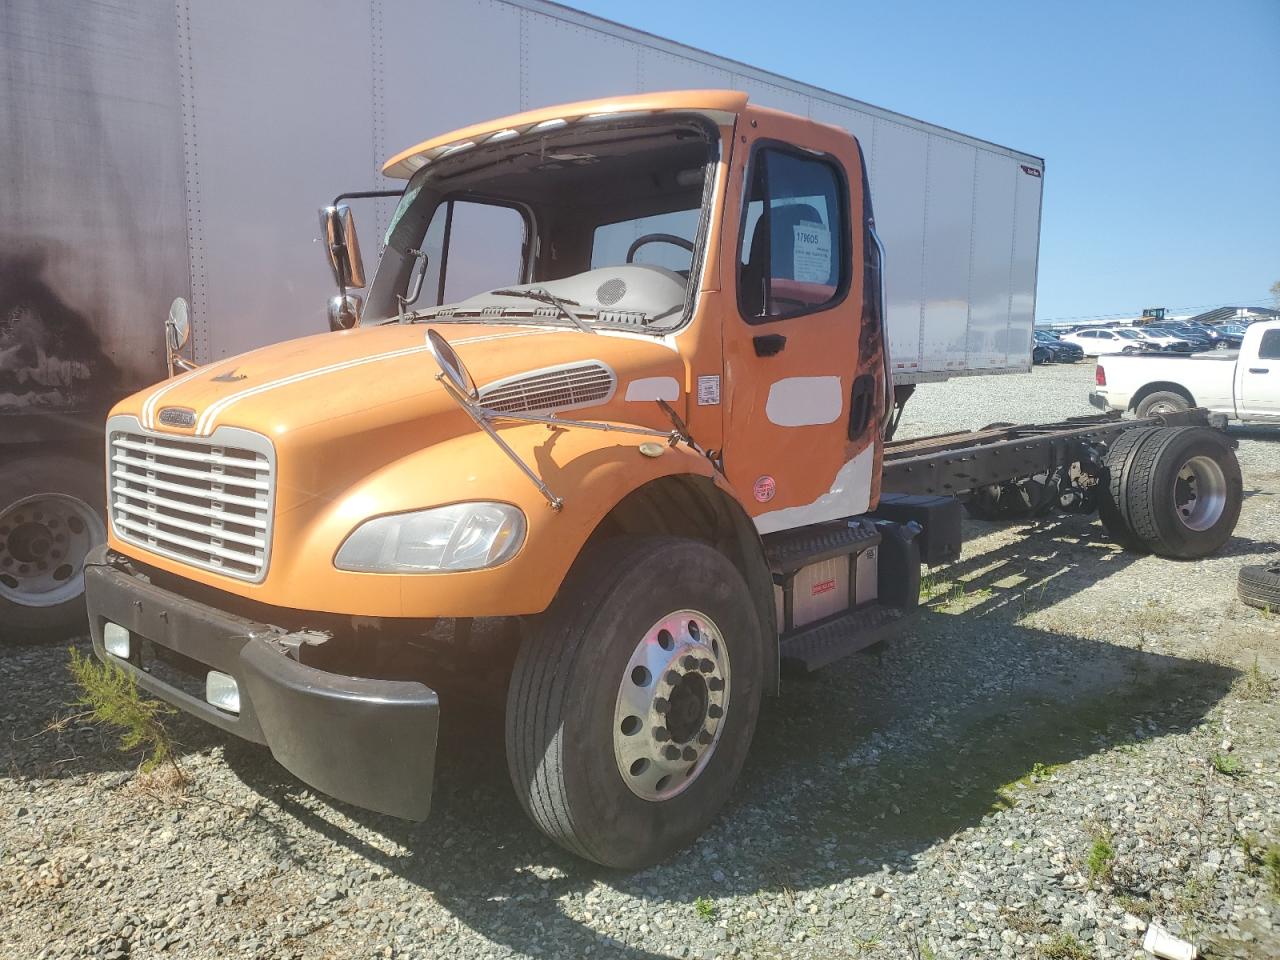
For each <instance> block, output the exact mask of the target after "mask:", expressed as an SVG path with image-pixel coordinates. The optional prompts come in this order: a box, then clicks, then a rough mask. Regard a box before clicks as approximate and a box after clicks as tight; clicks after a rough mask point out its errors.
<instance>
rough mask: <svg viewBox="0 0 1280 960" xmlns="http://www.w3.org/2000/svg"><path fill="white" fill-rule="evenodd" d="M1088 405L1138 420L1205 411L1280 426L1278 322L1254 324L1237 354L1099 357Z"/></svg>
mask: <svg viewBox="0 0 1280 960" xmlns="http://www.w3.org/2000/svg"><path fill="white" fill-rule="evenodd" d="M1094 380H1095V383H1096V387H1095V389H1094V391H1093V393H1091V394H1090V395H1089V402H1090V403H1092V404H1093V405H1094V406H1095V407H1097V408H1099V409H1100V410H1132V411H1133V412H1134V413H1136V414H1137V415H1138V416H1139V417H1150V416H1153V415H1155V414H1158V413H1171V412H1174V411H1177V410H1187V409H1190V408H1191V407H1204V408H1205V409H1207V410H1208V411H1209V412H1210V414H1211V415H1218V416H1220V417H1224V418H1225V419H1228V420H1240V421H1243V422H1245V423H1266V422H1271V423H1275V424H1278V425H1280V320H1269V321H1267V322H1265V323H1254V324H1251V325H1250V327H1249V329H1248V330H1247V331H1245V335H1244V342H1243V343H1241V344H1240V349H1239V350H1228V351H1223V350H1216V351H1214V352H1212V353H1197V354H1191V355H1186V354H1181V355H1179V354H1173V353H1159V354H1135V355H1133V356H1119V355H1114V356H1107V357H1100V358H1099V359H1098V368H1097V372H1096V373H1095V374H1094Z"/></svg>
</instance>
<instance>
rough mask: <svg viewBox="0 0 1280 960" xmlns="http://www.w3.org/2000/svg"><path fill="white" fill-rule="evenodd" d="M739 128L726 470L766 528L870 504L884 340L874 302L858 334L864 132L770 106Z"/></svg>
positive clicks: (728, 219) (730, 212)
mask: <svg viewBox="0 0 1280 960" xmlns="http://www.w3.org/2000/svg"><path fill="white" fill-rule="evenodd" d="M744 130H745V131H747V133H746V136H741V134H742V132H743V131H744ZM738 132H739V135H740V140H739V143H737V144H736V145H735V150H734V170H733V171H732V178H731V182H730V188H729V190H728V192H727V196H728V197H730V198H732V199H730V200H729V201H728V203H729V205H730V209H726V211H725V218H724V222H725V226H726V233H725V235H724V238H723V242H722V244H721V250H722V257H723V260H722V269H721V276H722V277H723V279H724V286H725V305H726V306H725V317H724V385H723V390H724V398H723V403H724V407H725V413H724V425H725V431H724V443H723V447H724V468H725V474H726V476H727V477H728V479H729V481H730V483H731V484H733V486H734V488H735V489H736V490H737V491H738V493H739V496H740V497H741V498H742V500H743V502H744V503H746V504H747V505H748V509H749V511H750V512H751V514H752V516H753V518H754V519H755V522H756V526H757V529H758V530H760V532H761V533H770V532H773V531H775V530H785V529H790V528H793V527H799V526H805V525H808V524H812V523H819V522H822V521H825V520H833V519H838V518H840V517H846V516H851V515H854V514H858V513H862V512H864V511H866V510H867V509H868V507H869V506H870V505H871V504H873V503H874V501H875V499H876V497H877V496H878V492H879V474H880V450H881V444H880V442H879V437H880V434H879V417H880V413H881V412H882V410H883V394H884V391H883V369H882V366H881V364H882V359H881V352H880V351H881V339H882V338H881V335H880V324H879V319H878V311H876V316H875V318H874V322H873V323H870V324H866V327H867V333H868V336H865V337H862V336H860V333H861V332H862V331H863V329H864V317H863V288H864V286H865V283H866V280H865V278H864V273H866V272H867V271H866V270H865V266H866V265H865V264H864V256H865V253H866V250H867V248H868V240H867V236H866V223H865V214H866V212H867V211H865V210H864V205H863V190H864V186H863V184H864V180H863V176H862V161H861V154H860V151H859V148H858V145H857V143H856V142H855V141H854V140H853V138H852V137H850V136H849V135H848V134H846V133H844V132H843V131H839V130H836V129H835V128H831V127H825V126H819V125H817V124H812V123H808V122H806V121H803V120H799V119H797V118H789V117H783V116H780V115H776V114H772V113H770V112H768V111H760V112H758V113H757V112H754V111H751V112H748V113H747V114H746V115H744V117H743V119H742V120H741V121H740V122H739V125H738ZM733 208H736V211H735V210H734V209H733ZM735 212H736V221H737V222H736V237H735V233H734V220H735V217H734V213H735ZM876 263H877V264H878V261H876ZM731 283H732V289H730V286H731ZM877 284H878V281H877ZM876 302H878V297H877V298H876ZM699 399H700V400H705V399H706V398H705V397H701V398H699Z"/></svg>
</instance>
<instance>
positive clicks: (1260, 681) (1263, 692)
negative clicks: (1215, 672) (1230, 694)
mask: <svg viewBox="0 0 1280 960" xmlns="http://www.w3.org/2000/svg"><path fill="white" fill-rule="evenodd" d="M1273 689H1274V688H1273V686H1272V681H1271V678H1270V677H1268V676H1267V675H1266V674H1264V673H1263V672H1262V668H1261V667H1260V666H1259V665H1258V658H1257V657H1254V658H1253V666H1251V667H1250V668H1249V669H1248V670H1246V671H1245V673H1244V676H1242V677H1241V678H1240V679H1239V680H1237V681H1236V683H1235V692H1236V694H1237V696H1239V697H1240V698H1241V699H1244V700H1270V699H1271V694H1272V692H1273Z"/></svg>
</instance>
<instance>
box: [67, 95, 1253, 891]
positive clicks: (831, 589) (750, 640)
mask: <svg viewBox="0 0 1280 960" xmlns="http://www.w3.org/2000/svg"><path fill="white" fill-rule="evenodd" d="M385 170H386V174H387V175H388V176H389V177H398V178H403V179H405V180H407V184H406V186H405V187H404V189H403V191H402V193H401V195H400V197H399V201H398V203H397V205H396V208H395V212H394V214H393V216H392V217H391V219H390V223H389V226H388V229H387V231H386V234H385V248H384V250H383V253H382V256H381V258H380V260H379V262H378V265H377V269H376V272H374V274H373V276H372V279H371V281H370V282H369V283H368V284H367V291H366V292H358V291H360V290H361V288H362V287H364V286H365V277H364V269H363V264H362V263H361V261H360V257H359V244H358V242H357V240H356V233H355V225H354V221H353V217H352V215H351V211H350V209H349V208H347V207H346V206H345V205H335V206H331V207H329V208H326V209H325V210H324V211H323V214H322V223H323V226H324V232H325V236H326V238H327V241H328V244H327V245H328V250H329V255H330V260H331V266H332V267H333V270H334V275H335V277H336V279H337V280H338V283H339V287H340V289H339V291H338V294H337V296H336V297H334V299H333V301H332V302H331V305H330V319H331V322H332V324H333V325H334V326H335V327H336V328H339V329H338V330H337V331H336V332H333V333H327V334H321V335H316V336H312V337H308V338H303V339H298V340H291V341H288V342H285V343H282V344H279V345H276V346H271V347H266V348H264V349H260V350H257V351H254V352H251V353H246V354H243V355H241V356H237V357H232V358H230V359H227V360H223V361H219V362H215V363H211V364H207V365H203V366H198V367H195V368H194V369H191V370H188V371H187V372H184V373H181V374H179V375H178V376H175V377H173V378H171V379H169V380H167V381H165V382H164V383H162V384H160V385H159V386H156V387H154V388H152V389H149V390H144V391H142V392H140V393H137V394H135V395H134V396H132V397H130V398H128V399H126V400H124V401H122V402H121V403H119V404H118V405H116V406H115V408H114V409H113V410H112V411H111V414H110V417H109V418H108V420H107V423H106V463H107V473H108V477H109V486H108V492H109V510H108V515H109V540H108V544H107V546H106V547H104V548H100V549H99V550H98V551H96V552H95V553H94V554H93V555H92V556H91V557H90V559H89V561H88V567H87V571H86V590H87V599H88V608H89V617H90V627H91V630H92V635H93V641H94V645H95V648H96V649H97V651H98V654H99V655H100V656H101V657H103V658H104V659H106V660H107V661H108V662H111V663H116V664H119V665H120V666H121V667H123V668H124V669H126V670H128V671H130V672H131V673H132V674H134V675H135V676H136V677H137V678H138V681H139V683H140V684H141V685H142V686H144V687H145V688H147V689H148V690H150V691H152V692H154V693H155V694H157V695H159V696H161V697H163V698H164V699H166V700H168V701H170V702H171V703H174V704H177V705H179V706H180V707H182V708H183V709H185V710H188V711H190V712H191V713H193V714H195V715H197V716H200V717H203V718H204V719H205V720H207V721H208V722H210V723H212V724H215V725H217V726H219V727H221V728H223V729H225V730H228V731H231V732H233V733H236V734H238V735H240V736H242V737H245V738H248V739H250V740H255V741H258V742H260V743H264V744H265V745H266V746H267V747H269V748H270V750H271V751H272V753H273V754H274V755H275V756H276V758H277V759H278V760H279V761H280V762H281V763H282V764H283V765H284V766H286V767H287V768H288V769H290V770H291V771H293V772H294V773H295V774H296V775H297V776H299V777H300V778H301V779H302V780H304V781H306V782H308V783H310V784H312V785H313V786H315V787H317V788H318V789H320V790H322V791H325V792H327V793H329V794H331V795H333V796H335V797H338V798H341V799H343V800H346V801H349V802H351V803H354V804H358V805H360V806H364V807H367V808H370V809H373V810H378V811H382V812H385V813H389V814H394V815H397V816H401V817H408V818H421V817H424V816H426V815H427V813H428V808H429V803H430V796H431V785H432V778H433V774H434V760H435V743H436V732H437V727H438V722H439V718H440V717H439V715H440V711H441V709H442V708H441V705H440V701H439V698H438V697H437V695H436V693H435V692H434V691H435V690H436V689H437V688H440V689H444V687H442V686H441V685H442V684H450V683H454V682H460V681H461V682H465V681H466V680H468V679H471V680H476V679H480V678H481V677H482V676H484V675H487V674H493V675H494V680H493V682H494V683H496V684H498V685H499V686H500V687H501V686H502V685H505V690H506V750H507V760H508V764H509V768H510V771H511V777H512V782H513V784H514V786H515V790H516V792H517V794H518V795H519V797H520V800H521V802H522V803H523V805H524V807H525V809H526V811H527V812H528V814H529V815H530V817H531V818H532V819H533V821H534V822H535V823H536V824H537V825H538V826H539V827H540V828H541V829H542V830H544V831H545V832H546V833H547V834H548V835H549V836H550V837H552V838H553V839H554V840H556V841H557V842H558V843H560V844H562V845H564V846H565V847H566V848H568V849H569V850H572V851H574V852H575V853H577V854H580V855H581V856H583V857H587V858H590V859H593V860H596V861H599V862H601V863H604V864H609V865H615V866H624V867H634V866H639V865H642V864H648V863H652V862H655V861H658V860H661V859H662V858H664V857H666V856H668V855H670V854H671V853H672V852H674V851H676V850H678V849H680V848H681V847H682V846H684V845H685V844H687V843H689V842H690V841H691V840H692V839H693V838H694V837H695V836H697V835H698V833H699V832H700V831H701V830H703V829H704V828H705V827H706V825H707V824H708V822H709V821H710V820H711V819H712V818H713V817H714V816H715V814H716V812H717V810H718V809H719V808H720V807H721V805H722V804H723V803H724V801H725V799H726V797H727V795H728V793H729V791H730V789H731V788H732V786H733V783H734V781H735V779H736V777H737V776H738V774H739V771H740V770H741V769H742V765H743V761H744V759H745V757H746V755H747V750H748V747H749V745H750V743H751V738H752V731H753V729H754V727H755V724H756V721H757V717H758V715H759V710H760V703H761V698H762V696H764V695H766V694H772V693H775V692H776V691H777V689H778V685H779V679H778V678H779V674H780V671H781V668H782V666H783V665H790V666H793V667H794V668H795V669H800V670H806V669H816V668H818V667H820V666H822V665H824V664H827V663H829V662H831V661H832V660H835V659H837V658H839V657H841V656H844V655H846V654H849V653H853V652H855V651H857V650H860V649H863V648H865V647H866V646H868V645H869V644H872V643H875V642H876V641H878V640H880V639H882V638H884V637H885V636H886V634H887V632H889V631H891V630H892V629H893V627H894V625H895V624H896V623H897V622H899V621H900V620H901V619H902V618H903V617H904V616H906V615H908V613H909V611H910V610H911V608H912V607H913V606H915V604H916V602H917V598H918V594H919V571H920V566H921V563H922V561H923V562H930V563H936V562H939V561H940V560H943V559H947V558H950V557H954V556H955V555H956V553H957V551H958V549H959V543H958V541H959V534H958V529H959V520H958V510H959V504H958V501H957V499H956V495H957V494H964V495H965V496H966V497H968V498H969V500H970V503H971V506H972V508H973V509H976V510H978V511H980V512H983V513H985V514H988V515H997V516H1015V515H1024V514H1026V513H1030V512H1043V511H1045V510H1049V509H1057V510H1075V511H1084V512H1089V511H1093V510H1095V509H1098V510H1101V511H1102V513H1103V518H1104V520H1105V522H1106V523H1107V525H1108V528H1109V529H1110V530H1112V532H1113V533H1115V535H1116V536H1117V537H1118V538H1120V539H1121V540H1122V541H1123V542H1124V543H1125V544H1126V545H1129V546H1131V547H1133V548H1134V549H1141V550H1148V551H1154V552H1156V553H1160V554H1164V555H1167V556H1172V557H1198V556H1204V555H1205V554H1207V553H1210V552H1212V551H1214V550H1216V549H1217V548H1218V547H1219V546H1221V545H1222V544H1223V543H1224V542H1225V540H1226V539H1227V537H1228V536H1229V535H1230V533H1231V531H1232V529H1233V527H1234V525H1235V520H1236V517H1237V515H1238V512H1239V508H1240V498H1241V478H1240V471H1239V468H1238V466H1237V464H1236V460H1235V456H1234V453H1233V450H1232V447H1231V445H1230V443H1229V442H1228V441H1226V440H1224V439H1223V438H1222V436H1221V435H1220V434H1219V433H1218V432H1217V431H1214V430H1212V429H1210V428H1208V427H1206V426H1204V425H1203V423H1204V418H1203V412H1202V411H1199V412H1197V411H1186V412H1183V413H1181V414H1177V415H1169V416H1165V417H1161V418H1153V419H1151V420H1145V421H1125V422H1121V421H1120V420H1119V419H1118V418H1107V417H1099V418H1085V419H1083V420H1075V421H1066V422H1064V423H1061V424H1052V425H1041V426H1036V427H993V428H988V429H985V430H981V431H977V432H972V433H963V434H952V435H946V436H941V437H933V438H927V439H924V440H913V441H902V442H897V443H894V442H890V441H888V440H887V439H886V438H887V436H888V434H889V432H890V427H891V422H892V417H893V412H894V408H895V403H894V390H893V378H892V373H891V371H892V367H893V361H892V359H891V357H890V356H889V354H888V352H887V350H886V337H885V317H884V296H883V291H882V277H883V275H884V272H885V262H884V259H883V251H882V249H881V246H880V244H879V242H878V239H877V235H876V229H875V223H876V221H875V217H874V213H873V205H872V202H871V196H870V193H869V190H868V186H867V182H868V181H867V168H866V159H865V152H864V150H863V149H862V147H861V146H860V144H859V142H858V140H857V139H855V137H853V136H852V135H850V134H849V133H848V132H847V131H845V130H843V129H841V128H838V127H835V126H829V125H826V124H823V123H818V122H815V121H813V120H811V119H809V118H806V117H799V116H794V115H790V114H786V113H782V112H779V111H776V110H772V109H766V108H762V107H757V106H755V105H753V104H751V103H750V102H749V101H748V98H747V96H746V95H745V94H743V93H740V92H734V91H715V90H709V91H708V90H704V91H691V92H682V93H666V94H647V95H639V96H630V97H622V98H616V99H610V100H600V101H591V102H582V103H576V104H570V105H567V106H558V107H552V108H546V109H541V110H535V111H531V112H526V113H522V114H519V115H515V116H508V117H505V118H502V119H498V120H493V121H489V122H485V123H480V124H477V125H474V126H469V127H466V128H464V129H461V130H458V131H455V132H453V133H449V134H446V135H444V136H441V137H437V138H435V139H432V140H428V141H426V142H424V143H421V144H419V145H418V146H416V147H413V148H411V149H409V150H406V151H405V152H403V153H401V154H399V155H397V156H395V157H394V158H392V159H391V160H390V161H389V162H388V163H387V165H386V168H385ZM463 225H466V228H467V229H468V230H471V231H472V234H471V235H470V236H469V237H467V241H468V242H470V243H477V242H480V243H485V242H488V243H489V244H490V247H491V249H492V250H494V251H495V255H494V256H493V257H492V258H490V259H487V260H482V261H480V262H478V263H477V262H474V261H472V262H469V263H468V265H467V268H466V271H465V273H462V274H461V275H460V274H459V273H455V265H454V263H453V260H452V256H451V252H452V249H453V244H454V243H457V242H460V238H462V237H463V236H464V234H463V233H462V232H461V230H460V228H461V227H462V226H463ZM477 231H478V232H477ZM505 231H511V232H510V233H507V232H505ZM504 236H517V237H518V238H519V243H518V245H517V246H516V247H515V248H514V250H513V251H512V255H510V256H506V255H503V256H499V255H497V253H498V252H499V251H502V250H503V249H505V248H504V247H503V246H502V238H503V237H504ZM188 324H189V321H188V320H187V318H186V317H184V316H183V312H182V310H181V309H180V305H179V309H177V310H175V312H174V315H173V317H172V318H171V321H170V324H169V327H170V334H171V337H172V340H171V344H170V346H171V348H179V347H180V346H181V344H182V342H183V340H184V338H185V336H186V335H187V328H188ZM185 365H186V364H185V362H179V363H178V364H177V366H179V367H181V366H185Z"/></svg>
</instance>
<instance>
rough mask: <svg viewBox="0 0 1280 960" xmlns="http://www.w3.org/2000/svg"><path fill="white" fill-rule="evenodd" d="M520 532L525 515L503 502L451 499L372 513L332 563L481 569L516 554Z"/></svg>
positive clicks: (378, 568)
mask: <svg viewBox="0 0 1280 960" xmlns="http://www.w3.org/2000/svg"><path fill="white" fill-rule="evenodd" d="M524 531H525V522H524V514H523V513H521V512H520V511H519V510H518V509H517V508H516V507H513V506H511V505H509V504H506V503H484V502H478V503H455V504H453V505H452V506H448V507H436V508H434V509H432V510H418V511H415V512H413V513H399V514H395V515H394V516H389V517H375V518H374V519H372V520H366V521H365V522H364V523H362V524H360V526H358V527H356V528H355V530H353V531H352V532H351V535H350V536H348V537H347V539H346V541H345V542H344V543H343V544H342V546H341V547H339V548H338V554H337V556H335V557H334V558H333V565H334V566H335V567H337V568H338V569H339V570H352V571H356V572H359V573H431V572H433V571H449V570H480V569H482V568H484V567H492V566H496V565H497V564H499V563H502V562H503V561H504V560H508V559H510V558H511V557H512V556H514V555H515V552H516V551H517V550H519V549H520V545H521V544H522V543H524Z"/></svg>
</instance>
